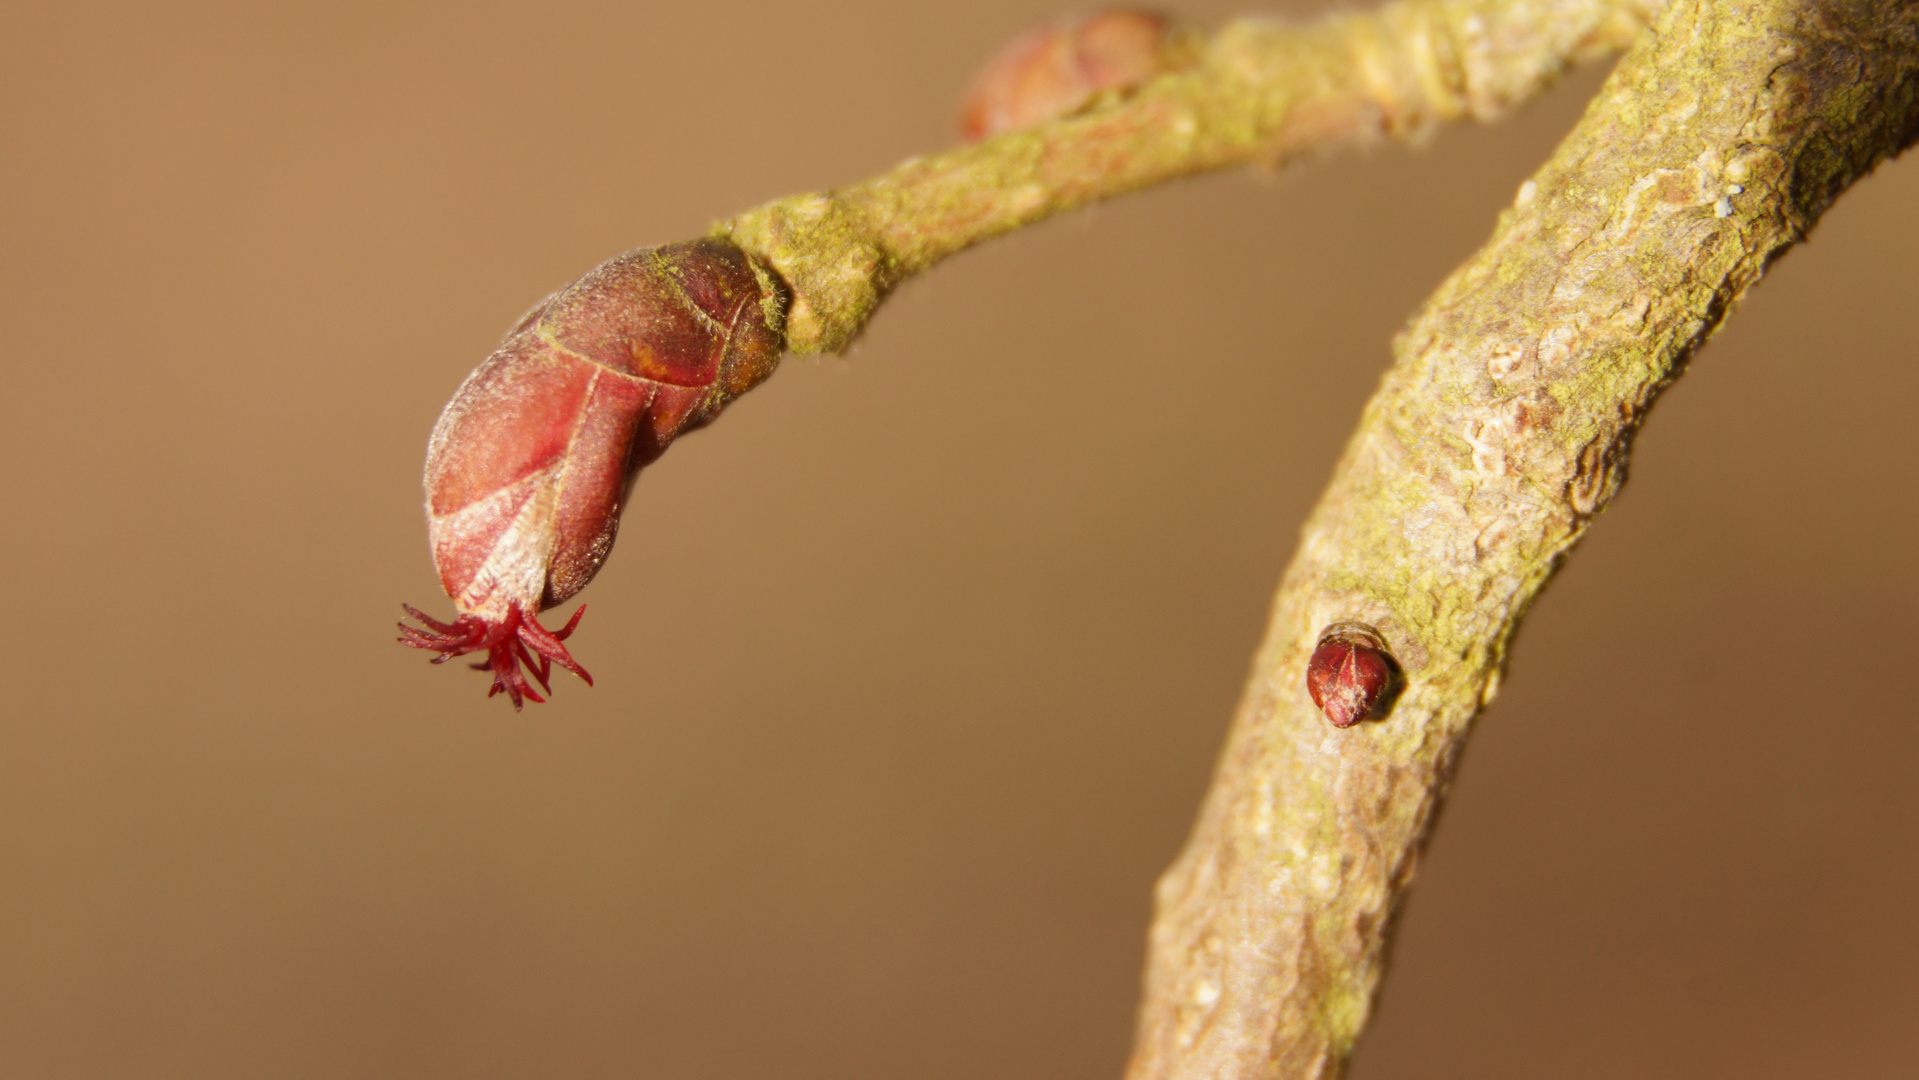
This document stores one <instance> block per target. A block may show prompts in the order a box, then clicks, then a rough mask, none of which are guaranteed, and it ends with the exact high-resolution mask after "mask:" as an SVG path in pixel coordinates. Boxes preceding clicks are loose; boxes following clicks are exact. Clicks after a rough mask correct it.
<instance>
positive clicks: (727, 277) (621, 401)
mask: <svg viewBox="0 0 1919 1080" xmlns="http://www.w3.org/2000/svg"><path fill="white" fill-rule="evenodd" d="M784 304H785V292H784V289H783V288H782V287H781V286H780V284H779V283H778V281H777V280H776V279H775V278H774V277H773V276H772V275H771V274H770V273H769V272H767V271H766V270H765V269H764V268H762V267H760V266H759V265H757V264H756V263H754V262H753V260H752V259H751V258H750V257H748V256H747V254H746V253H745V252H743V251H741V250H740V249H739V248H738V247H737V246H735V245H734V244H732V243H731V242H729V241H726V240H720V239H713V238H708V239H704V240H695V241H691V242H688V243H681V244H668V245H666V246H665V247H659V248H642V249H640V250H638V251H630V252H628V253H626V254H625V255H621V256H618V257H617V258H614V259H610V260H608V261H607V262H605V263H602V264H600V265H599V266H597V267H595V268H594V269H593V270H592V271H591V272H589V273H588V274H587V275H586V276H585V277H583V278H581V279H580V280H579V281H576V282H574V283H573V284H572V285H569V286H567V287H566V288H564V289H561V290H560V291H559V292H557V293H554V294H553V295H552V296H550V297H548V298H547V299H546V300H545V301H544V302H543V303H541V304H540V306H539V307H537V308H535V309H534V310H533V311H532V312H531V313H529V314H528V315H527V316H526V318H524V319H522V320H521V321H520V324H519V325H518V326H516V327H514V329H513V331H512V332H511V333H509V334H508V335H507V337H506V340H505V341H503V342H501V344H500V347H499V348H498V349H497V350H495V351H494V353H493V355H492V356H490V357H488V358H487V360H486V362H485V363H483V364H481V365H480V366H479V367H478V368H476V369H474V371H473V373H472V374H471V375H468V376H467V378H466V382H464V383H462V384H461V385H460V389H459V391H458V392H457V393H455V394H454V395H453V400H452V401H451V402H449V403H448V404H447V407H446V409H445V411H443V412H442V413H441V414H440V421H439V423H438V424H436V425H435V426H434V428H433V437H432V439H431V441H430V442H429V443H428V445H427V460H426V496H427V498H426V511H427V535H428V540H429V542H430V544H431V546H432V550H433V563H434V566H435V567H436V568H437V569H438V570H439V572H440V584H441V585H442V586H443V587H444V588H445V589H446V593H447V595H448V596H450V597H452V598H453V604H454V607H455V608H457V609H458V610H459V617H458V618H456V619H455V620H454V621H453V622H451V623H444V622H440V621H437V620H435V619H431V618H429V617H427V616H426V615H423V614H421V613H420V612H419V611H416V610H414V609H413V608H410V607H409V608H407V609H406V610H407V612H408V613H409V614H411V615H412V616H413V617H414V618H416V619H418V620H419V621H420V622H421V623H422V624H423V625H424V626H425V627H426V629H424V630H422V629H419V628H417V627H412V626H407V625H406V624H404V623H402V624H401V626H400V632H401V635H402V636H401V638H400V641H401V643H402V644H406V645H411V646H413V647H415V648H420V649H431V650H433V651H436V652H438V653H439V654H440V655H439V657H437V658H436V659H435V660H434V662H435V663H439V662H441V661H444V660H448V659H450V658H452V657H455V656H461V655H464V654H466V653H470V652H478V651H481V650H485V652H486V654H487V659H486V661H485V662H484V663H481V664H476V665H474V666H475V667H477V668H479V669H480V670H482V671H490V672H492V673H493V686H492V689H491V690H490V691H489V692H488V695H487V696H489V697H491V696H492V695H493V694H497V693H502V692H503V693H505V694H506V695H507V696H508V697H509V698H511V699H512V700H513V705H514V707H515V708H518V707H519V705H520V701H521V699H522V698H531V699H532V700H534V701H544V700H545V699H544V698H542V697H541V696H540V695H539V694H538V693H536V692H535V691H534V690H533V689H532V687H531V686H530V685H529V684H528V682H527V679H526V674H530V675H532V676H533V678H534V680H535V681H537V682H538V683H539V684H540V687H541V689H543V690H547V691H548V692H549V693H550V692H551V687H550V686H549V684H548V682H547V680H548V677H549V676H550V675H551V674H552V665H554V664H558V665H559V666H561V667H563V668H565V669H567V670H568V671H571V672H573V673H574V674H576V675H578V676H579V677H580V678H582V679H585V680H586V681H587V682H588V683H589V684H590V683H591V682H592V681H593V680H592V678H591V677H590V676H588V675H587V673H586V669H585V668H583V667H581V666H580V665H579V664H578V663H577V662H575V661H574V659H573V657H572V655H571V654H570V653H569V652H568V651H567V648H566V646H565V645H564V644H563V642H564V641H565V639H566V638H567V636H568V635H570V634H571V633H572V632H573V628H574V626H575V625H577V624H578V622H579V618H580V616H579V612H575V613H574V615H573V618H572V620H571V621H569V622H568V623H567V624H566V626H565V627H564V628H563V629H561V630H559V631H549V630H547V629H546V628H544V627H542V626H541V625H540V624H539V622H538V621H537V620H536V618H535V616H536V615H537V614H538V613H539V612H541V611H544V610H545V609H547V608H550V607H553V606H554V605H556V604H559V603H561V602H563V601H565V600H566V599H567V598H569V597H571V596H572V595H573V594H574V593H577V592H579V591H580V590H581V589H582V588H584V587H585V586H586V583H587V582H588V581H590V580H592V578H593V575H594V574H595V573H597V572H598V571H599V568H600V564H601V563H602V562H604V561H605V560H606V556H607V552H608V551H610V550H611V549H612V547H613V536H614V533H615V531H616V530H617V529H618V527H619V520H620V510H621V509H622V507H623V506H624V505H625V502H626V497H627V493H628V491H629V490H630V489H631V487H632V484H633V479H634V477H635V476H636V475H637V474H638V473H639V470H640V468H641V467H642V466H644V465H646V464H648V463H650V462H651V461H653V460H654V459H655V458H657V457H659V456H660V454H661V453H662V452H664V451H665V450H666V447H667V444H669V443H671V442H672V441H673V439H674V438H675V437H677V436H678V435H680V434H681V433H683V432H686V431H689V430H692V429H693V428H696V427H699V426H701V425H703V424H705V423H707V422H708V421H710V420H712V419H713V418H714V417H715V416H717V415H718V414H719V412H720V410H721V409H722V408H723V407H724V406H725V405H726V403H727V402H728V401H730V400H731V399H732V398H733V397H735V396H737V395H738V394H740V393H743V392H744V391H746V390H748V389H750V388H752V387H753V386H755V385H757V384H758V383H759V382H760V381H761V380H763V379H765V378H766V377H767V376H768V375H770V374H772V372H773V369H774V367H776V366H777V365H778V364H779V359H780V352H781V350H782V348H783V343H782V338H781V325H782V320H783V318H784ZM580 610H581V611H584V610H585V608H584V607H582V608H581V609H580ZM522 665H524V666H525V668H526V673H525V674H523V673H522V672H521V666H522Z"/></svg>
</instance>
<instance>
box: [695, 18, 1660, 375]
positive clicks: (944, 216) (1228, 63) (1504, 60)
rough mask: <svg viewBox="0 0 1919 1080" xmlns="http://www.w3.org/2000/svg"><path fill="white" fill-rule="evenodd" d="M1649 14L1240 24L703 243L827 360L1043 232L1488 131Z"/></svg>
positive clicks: (792, 340) (796, 199)
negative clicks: (894, 311)
mask: <svg viewBox="0 0 1919 1080" xmlns="http://www.w3.org/2000/svg"><path fill="white" fill-rule="evenodd" d="M1657 7H1658V0H1644V2H1643V3H1640V2H1623V0H1503V2H1502V0H1490V2H1489V0H1411V2H1407V3H1401V4H1395V5H1391V6H1389V7H1386V8H1383V9H1381V10H1380V11H1378V12H1375V13H1371V14H1365V15H1338V16H1333V17H1329V18H1327V19H1324V20H1321V21H1320V22H1317V23H1313V24H1310V25H1306V26H1292V25H1287V24H1284V23H1280V22H1276V21H1271V20H1262V19H1245V20H1240V21H1237V22H1233V23H1230V24H1228V25H1227V26H1225V27H1224V28H1222V29H1221V30H1220V31H1219V32H1218V33H1217V34H1215V35H1214V36H1213V37H1212V39H1211V40H1210V41H1209V42H1207V43H1206V44H1205V45H1204V46H1203V47H1202V48H1201V49H1199V51H1198V55H1197V57H1196V59H1195V61H1194V62H1193V63H1192V64H1191V65H1190V66H1187V67H1184V68H1182V69H1180V70H1177V71H1174V72H1171V73H1168V74H1166V75H1163V76H1161V77H1159V78H1157V79H1155V80H1153V81H1152V82H1150V83H1148V84H1147V85H1145V86H1144V87H1142V88H1140V89H1139V90H1138V91H1137V92H1135V93H1132V94H1130V95H1121V96H1118V97H1116V98H1107V99H1102V100H1101V101H1100V102H1099V104H1098V105H1097V106H1096V107H1094V108H1092V109H1091V110H1089V111H1087V112H1084V113H1082V114H1079V115H1075V116H1070V117H1065V118H1062V119H1059V120H1055V121H1052V122H1049V123H1046V124H1042V125H1039V126H1037V127H1034V128H1030V129H1026V130H1021V131H1013V132H1008V133H1006V134H1004V135H1000V136H997V137H995V138H992V139H989V140H987V141H985V142H983V143H980V144H978V145H975V146H969V147H962V148H959V149H955V150H949V151H946V152H944V153H940V154H935V155H931V156H928V157H924V158H916V159H913V160H911V161H907V162H905V163H904V164H902V165H900V166H899V167H898V168H896V169H894V170H893V171H891V172H889V173H887V174H886V175H884V176H880V177H877V178H875V179H872V180H868V181H866V182H864V183H860V184H855V185H852V186H850V187H846V188H841V189H838V190H834V191H828V192H820V193H813V194H806V195H797V196H792V197H790V198H785V199H780V200H777V201H775V202H772V203H769V204H767V205H765V206H762V207H760V208H758V209H756V210H752V211H749V212H747V213H745V214H742V215H740V216H739V217H737V218H734V219H732V220H731V221H726V222H721V223H719V224H718V225H716V226H715V227H714V231H715V232H716V233H718V234H721V235H725V236H728V237H730V238H732V239H733V240H734V241H735V242H736V243H738V244H740V245H741V246H742V247H744V248H745V249H746V250H748V251H750V252H752V253H753V254H755V255H757V256H758V257H760V258H761V259H764V260H765V261H766V262H767V263H768V264H769V265H771V266H772V267H773V268H774V269H775V270H776V271H777V272H778V273H779V274H780V275H781V276H782V277H783V278H784V279H785V280H786V282H787V284H788V285H789V286H790V287H791V290H792V293H793V303H792V307H791V309H790V311H789V312H788V314H787V333H788V344H789V346H790V347H791V348H792V349H793V351H795V352H821V351H837V350H840V349H843V348H845V346H846V345H847V344H848V343H849V342H850V341H851V340H852V339H853V338H854V336H856V335H857V334H858V333H859V331H860V329H861V328H862V327H863V326H865V324H866V320H867V319H868V318H870V317H871V315H872V313H873V311H874V309H875V308H876V307H877V306H878V305H879V303H880V301H881V300H882V299H884V297H885V296H886V294H887V292H888V291H889V290H890V289H891V288H892V287H893V286H895V285H897V284H898V283H899V282H900V281H901V280H903V279H905V278H906V277H909V276H911V275H913V274H916V273H919V272H920V271H923V270H925V269H927V268H928V267H930V266H932V265H933V264H934V263H936V262H938V261H939V260H941V259H943V258H945V257H947V256H949V255H952V254H954V253H956V252H959V251H962V250H964V249H965V248H967V247H970V246H972V245H973V244H976V243H979V242H981V241H983V240H987V239H991V238H992V237H995V236H999V235H1001V234H1003V233H1006V232H1009V231H1011V230H1013V229H1017V228H1020V227H1022V226H1025V225H1029V224H1032V223H1033V222H1035V221H1039V220H1041V219H1043V218H1047V217H1051V216H1053V215H1055V214H1059V213H1063V212H1066V211H1070V210H1074V209H1078V208H1080V207H1083V206H1086V205H1089V204H1091V203H1093V202H1097V201H1099V200H1101V199H1107V198H1111V197H1113V196H1115V195H1120V194H1124V193H1126V192H1129V191H1134V190H1137V189H1140V188H1143V187H1148V186H1151V185H1154V184H1160V183H1164V182H1166V181H1168V180H1173V179H1177V178H1179V177H1183V176H1190V175H1194V174H1196V173H1201V172H1206V171H1210V170H1214V169H1221V168H1227V167H1231V166H1236V165H1242V164H1245V163H1248V162H1253V161H1260V162H1265V163H1269V164H1278V163H1281V162H1285V161H1288V160H1291V159H1293V158H1295V157H1298V156H1300V155H1301V154H1305V153H1309V152H1321V151H1324V150H1326V149H1327V148H1329V147H1332V146H1336V145H1340V144H1344V143H1356V142H1365V141H1368V140H1373V139H1378V138H1384V137H1398V138H1407V137H1415V136H1418V135H1420V134H1422V133H1424V132H1425V131H1427V130H1429V129H1431V128H1432V127H1433V126H1435V125H1437V124H1439V123H1441V122H1443V121H1449V120H1455V119H1461V118H1467V117H1474V118H1479V119H1492V118H1494V117H1497V116H1499V115H1502V114H1503V113H1504V112H1505V111H1506V110H1507V109H1509V108H1511V107H1512V106H1513V105H1515V104H1517V103H1518V102H1521V101H1524V100H1526V99H1527V98H1530V97H1532V96H1534V95H1536V94H1538V93H1539V92H1540V91H1541V90H1543V89H1544V88H1545V87H1547V86H1548V85H1550V84H1551V82H1552V81H1553V80H1554V79H1555V78H1556V77H1557V76H1558V75H1559V74H1560V73H1561V72H1562V71H1563V70H1564V69H1565V68H1566V67H1567V66H1568V65H1569V64H1572V63H1575V62H1578V61H1581V60H1585V59H1589V58H1592V57H1596V56H1601V55H1607V54H1609V53H1611V52H1613V51H1615V50H1617V49H1619V48H1622V47H1624V45H1625V43H1626V42H1627V41H1629V40H1631V38H1632V35H1633V34H1634V33H1636V32H1637V31H1638V29H1639V28H1640V26H1642V25H1643V24H1644V20H1645V18H1646V17H1647V13H1648V12H1650V11H1653V10H1656V9H1657Z"/></svg>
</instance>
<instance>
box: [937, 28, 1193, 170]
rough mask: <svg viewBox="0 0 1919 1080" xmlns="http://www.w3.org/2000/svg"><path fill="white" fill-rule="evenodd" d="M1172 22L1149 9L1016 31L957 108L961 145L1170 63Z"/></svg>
mask: <svg viewBox="0 0 1919 1080" xmlns="http://www.w3.org/2000/svg"><path fill="white" fill-rule="evenodd" d="M1177 36H1178V35H1176V34H1175V33H1174V32H1173V28H1172V23H1171V21H1170V20H1168V19H1167V17H1166V16H1164V15H1161V14H1158V13H1157V12H1151V11H1124V10H1110V11H1089V12H1080V13H1078V14H1073V15H1064V16H1061V17H1060V18H1058V19H1055V20H1053V21H1052V22H1049V23H1046V24H1045V25H1043V26H1039V27H1036V28H1034V29H1032V30H1029V31H1027V32H1026V33H1024V34H1021V35H1020V36H1019V37H1016V38H1014V39H1013V40H1012V41H1010V42H1008V43H1007V45H1006V47H1005V48H1003V49H1001V50H1000V51H999V52H998V53H997V54H995V55H994V57H993V59H992V60H990V61H988V62H987V64H986V67H985V69H984V70H982V71H981V72H980V73H979V76H978V77H977V78H975V79H974V80H973V86H972V88H971V89H970V90H968V91H967V93H966V101H965V104H964V105H963V106H962V108H961V111H960V134H961V136H963V137H964V138H965V139H966V141H967V142H975V141H977V140H980V139H983V138H985V137H986V136H988V135H997V134H999V133H1000V132H1002V131H1012V130H1014V129H1015V128H1023V127H1027V126H1029V125H1032V124H1037V123H1039V122H1040V121H1042V120H1051V119H1053V118H1054V117H1059V116H1065V115H1067V114H1069V113H1072V112H1075V111H1077V110H1078V109H1080V108H1081V107H1083V106H1085V105H1086V103H1087V102H1089V101H1091V100H1092V99H1093V97H1094V95H1096V94H1099V93H1101V92H1102V91H1107V90H1122V89H1125V88H1128V87H1131V86H1136V85H1138V84H1139V83H1143V82H1145V81H1146V80H1148V79H1150V78H1152V77H1153V76H1155V75H1157V74H1159V73H1160V72H1162V71H1165V70H1167V69H1169V68H1171V67H1173V66H1175V60H1176V54H1177V53H1178V51H1179V50H1178V49H1177V48H1176V47H1175V39H1176V38H1177Z"/></svg>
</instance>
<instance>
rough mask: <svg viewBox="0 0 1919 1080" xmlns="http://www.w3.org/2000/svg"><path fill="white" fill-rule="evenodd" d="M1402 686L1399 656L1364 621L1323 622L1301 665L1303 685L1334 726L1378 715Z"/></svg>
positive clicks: (1388, 710)
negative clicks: (1310, 652)
mask: <svg viewBox="0 0 1919 1080" xmlns="http://www.w3.org/2000/svg"><path fill="white" fill-rule="evenodd" d="M1402 686H1403V679H1402V677H1401V673H1400V669H1399V662H1398V661H1397V660H1394V659H1393V654H1392V653H1390V652H1388V651H1387V649H1386V642H1385V641H1384V639H1382V638H1381V637H1380V636H1379V631H1377V630H1375V629H1373V628H1372V627H1370V626H1367V625H1366V624H1365V623H1357V622H1338V623H1334V624H1332V625H1331V626H1328V627H1327V628H1326V629H1325V630H1324V631H1322V632H1321V633H1320V635H1319V646H1318V647H1317V648H1315V649H1314V650H1313V658H1312V660H1311V661H1309V662H1308V663H1307V665H1306V691H1307V693H1310V694H1311V695H1312V696H1313V704H1315V705H1317V706H1319V710H1320V711H1321V712H1323V713H1325V714H1326V719H1327V720H1329V721H1331V722H1332V725H1333V726H1334V727H1336V728H1349V727H1352V726H1353V725H1354V724H1357V723H1359V722H1360V721H1361V720H1378V719H1381V718H1383V717H1384V716H1385V715H1386V714H1387V713H1388V712H1390V711H1392V707H1393V702H1394V701H1395V700H1396V699H1397V698H1398V697H1399V691H1400V689H1401V688H1402Z"/></svg>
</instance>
